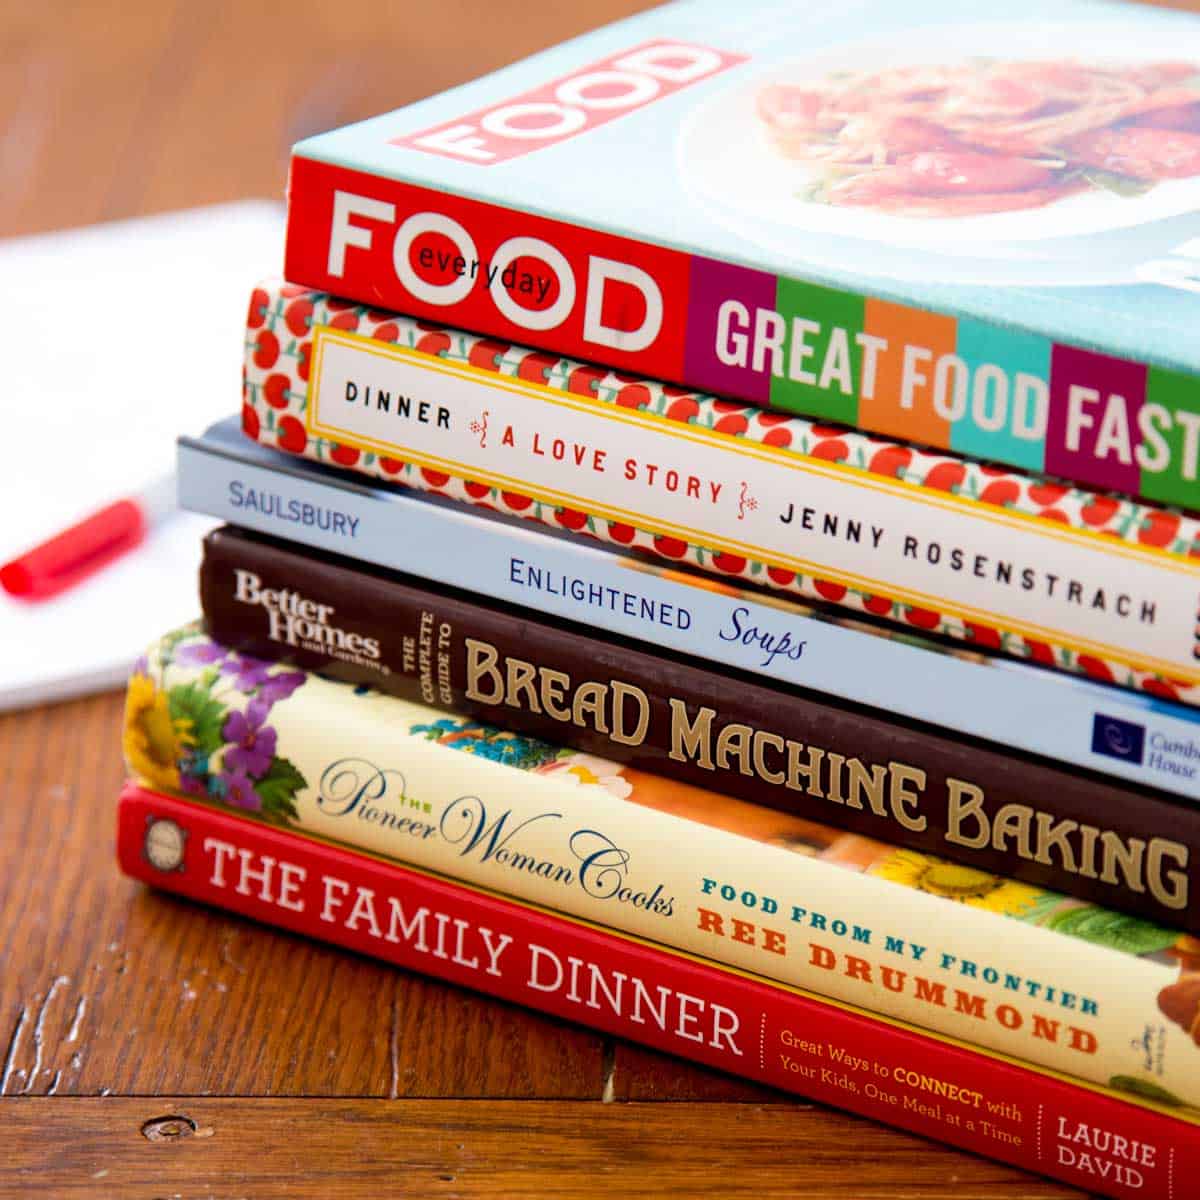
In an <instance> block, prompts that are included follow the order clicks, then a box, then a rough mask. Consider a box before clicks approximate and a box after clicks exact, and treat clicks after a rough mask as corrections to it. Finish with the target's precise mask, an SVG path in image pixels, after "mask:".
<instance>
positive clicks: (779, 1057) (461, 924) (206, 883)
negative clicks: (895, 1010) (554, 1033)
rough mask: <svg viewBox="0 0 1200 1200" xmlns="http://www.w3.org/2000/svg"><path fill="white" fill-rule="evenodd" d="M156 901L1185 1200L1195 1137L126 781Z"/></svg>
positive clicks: (1015, 1068) (968, 1144)
mask: <svg viewBox="0 0 1200 1200" xmlns="http://www.w3.org/2000/svg"><path fill="white" fill-rule="evenodd" d="M117 853H118V858H119V861H120V864H121V868H122V870H124V871H125V872H126V874H128V875H131V876H133V877H134V878H136V879H141V880H143V881H145V882H146V883H149V884H152V885H153V886H155V887H160V888H163V889H165V890H167V891H172V892H177V893H179V894H181V895H185V896H188V897H191V898H192V899H195V900H200V901H203V902H204V903H207V904H212V905H216V906H218V907H221V908H225V909H229V910H231V911H233V912H237V913H240V914H242V915H244V916H248V917H252V918H254V919H255V920H259V921H263V922H265V923H267V924H271V925H277V926H280V927H281V928H284V929H288V930H291V931H292V932H295V933H302V934H306V935H308V936H310V937H315V938H318V939H320V940H321V941H326V942H332V943H334V944H336V945H340V946H345V947H346V948H348V949H351V950H354V951H357V952H359V953H363V954H369V955H372V956H374V957H376V958H380V959H383V960H385V961H387V962H391V963H394V964H395V965H397V966H400V967H404V968H406V969H410V970H415V971H420V972H423V973H424V974H427V975H432V976H435V977H437V978H440V979H445V980H448V981H449V982H452V983H456V984H461V985H463V986H465V987H470V988H474V989H475V990H477V991H482V992H486V993H488V994H490V995H493V996H497V997H499V998H501V999H504V1000H510V1001H514V1002H516V1003H519V1004H523V1005H526V1006H528V1007H529V1008H533V1009H537V1010H538V1011H541V1012H546V1013H550V1014H552V1015H554V1016H556V1017H562V1018H565V1019H567V1020H572V1021H577V1022H579V1023H581V1024H585V1025H588V1026H590V1027H592V1028H595V1029H598V1030H602V1031H604V1032H606V1033H611V1034H615V1035H618V1036H620V1037H624V1038H628V1039H630V1040H632V1041H636V1042H641V1043H644V1044H646V1045H649V1046H652V1047H654V1048H655V1049H658V1050H663V1051H666V1052H668V1053H671V1054H678V1055H680V1056H682V1057H685V1058H690V1059H693V1060H695V1061H697V1062H701V1063H704V1064H706V1065H708V1066H712V1067H717V1068H719V1069H721V1070H725V1071H729V1072H731V1073H733V1074H736V1075H741V1076H744V1077H745V1078H748V1079H753V1080H756V1081H758V1082H761V1083H765V1084H768V1085H770V1086H773V1087H777V1088H782V1089H784V1090H786V1091H790V1092H796V1093H798V1094H801V1095H805V1096H808V1097H811V1098H812V1099H815V1100H819V1101H822V1102H824V1103H827V1104H831V1105H835V1106H836V1107H838V1108H843V1109H846V1110H848V1111H851V1112H856V1113H860V1114H862V1115H863V1116H867V1117H873V1118H875V1119H877V1120H880V1121H884V1122H886V1123H888V1124H891V1125H896V1126H899V1127H900V1128H903V1129H907V1130H910V1131H912V1132H914V1133H918V1134H921V1135H924V1136H927V1137H931V1138H934V1139H936V1140H938V1141H943V1142H947V1143H949V1144H951V1145H955V1146H959V1147H962V1148H963V1149H966V1150H972V1151H975V1152H977V1153H979V1154H984V1155H987V1156H989V1157H991V1158H996V1159H999V1160H1001V1161H1004V1162H1008V1163H1012V1164H1013V1165H1015V1166H1019V1167H1024V1168H1027V1169H1028V1170H1032V1171H1037V1172H1040V1173H1041V1174H1044V1175H1050V1176H1053V1177H1055V1178H1057V1179H1061V1180H1064V1181H1066V1182H1067V1183H1071V1184H1074V1185H1076V1186H1079V1187H1083V1188H1086V1189H1088V1190H1089V1191H1092V1192H1098V1193H1101V1194H1103V1195H1107V1196H1112V1197H1119V1198H1121V1200H1125V1198H1129V1200H1133V1198H1135V1197H1136V1198H1138V1200H1183V1197H1185V1196H1186V1195H1189V1194H1191V1188H1192V1185H1191V1184H1189V1183H1188V1182H1187V1181H1188V1180H1189V1179H1192V1180H1194V1179H1195V1178H1196V1174H1197V1172H1198V1171H1200V1129H1198V1128H1197V1126H1196V1125H1195V1124H1192V1123H1191V1122H1190V1121H1189V1120H1187V1119H1184V1118H1182V1117H1180V1116H1175V1115H1172V1114H1171V1113H1169V1112H1168V1111H1167V1110H1164V1109H1162V1108H1159V1107H1151V1106H1148V1105H1142V1104H1139V1103H1134V1102H1129V1101H1126V1100H1123V1099H1120V1098H1118V1097H1117V1096H1116V1095H1114V1094H1112V1093H1111V1092H1107V1091H1104V1090H1097V1089H1093V1088H1090V1087H1087V1086H1084V1085H1081V1084H1078V1083H1073V1082H1067V1081H1066V1080H1065V1079H1062V1078H1060V1077H1058V1076H1056V1075H1052V1074H1048V1073H1045V1072H1042V1071H1037V1070H1033V1069H1030V1068H1028V1067H1025V1066H1022V1065H1019V1064H1017V1063H1016V1062H1013V1061H1012V1060H1009V1059H1006V1058H1002V1057H998V1056H994V1055H992V1054H988V1053H984V1052H982V1051H978V1050H974V1049H971V1048H970V1047H968V1046H966V1045H964V1044H962V1043H960V1042H955V1041H951V1040H947V1039H943V1038H938V1037H935V1036H931V1035H929V1034H926V1033H921V1032H918V1031H917V1030H915V1029H913V1028H911V1027H909V1026H906V1025H903V1024H900V1023H896V1022H891V1021H885V1020H881V1019H879V1018H876V1017H871V1016H869V1015H867V1014H865V1013H863V1012H861V1011H859V1010H857V1009H853V1008H850V1007H847V1006H843V1005H838V1004H834V1003H830V1002H828V1001H824V1000H819V999H817V998H815V997H813V996H811V995H809V994H808V993H804V992H800V991H797V990H794V989H790V988H787V987H783V986H776V985H772V984H768V983H766V982H763V981H761V980H758V979H756V978H754V977H750V976H746V975H742V974H739V973H737V972H735V971H731V970H727V969H723V968H719V967H716V966H714V965H711V964H709V963H706V962H702V961H699V960H696V959H693V958H690V957H688V956H686V955H683V954H679V953H676V952H673V951H669V950H665V949H662V948H659V947H656V946H651V945H649V944H646V943H643V942H639V941H636V940H633V939H631V938H627V937H623V936H620V935H618V934H614V933H610V932H608V931H607V930H604V929H601V928H599V927H596V926H592V925H588V924H585V923H582V922H578V921H573V920H570V919H568V918H566V917H562V916H557V915H553V914H550V913H548V912H544V911H542V910H540V909H537V908H534V907H530V906H527V905H523V904H518V903H514V902H512V901H509V900H504V899H501V898H499V897H498V896H494V895H492V894H490V893H488V892H483V891H478V890H476V889H474V888H470V887H466V886H464V885H461V884H457V883H451V882H449V881H447V880H445V879H442V878H440V877H437V876H433V875H426V874H423V873H421V872H418V871H414V870H410V869H408V868H405V867H400V866H397V865H395V864H392V863H384V862H381V861H378V860H376V859H373V858H371V857H369V856H366V855H363V854H356V853H352V852H350V851H347V850H343V849H340V848H338V847H335V846H330V845H325V844H323V843H320V842H314V841H311V840H309V839H306V838H300V837H296V836H295V835H293V834H290V833H288V832H286V831H283V830H279V829H274V828H271V827H269V826H264V825H262V824H259V823H257V822H252V821H248V820H244V819H241V818H238V817H233V816H229V815H228V814H226V813H223V812H220V811H218V810H216V809H212V808H209V807H207V806H205V805H203V804H200V803H196V802H192V801H185V800H178V799H173V798H170V797H167V796H164V795H160V794H159V793H156V792H152V791H149V790H147V789H145V788H142V787H139V786H137V785H134V784H128V785H126V787H125V789H124V791H123V792H122V794H121V799H120V803H119V807H118V829H117Z"/></svg>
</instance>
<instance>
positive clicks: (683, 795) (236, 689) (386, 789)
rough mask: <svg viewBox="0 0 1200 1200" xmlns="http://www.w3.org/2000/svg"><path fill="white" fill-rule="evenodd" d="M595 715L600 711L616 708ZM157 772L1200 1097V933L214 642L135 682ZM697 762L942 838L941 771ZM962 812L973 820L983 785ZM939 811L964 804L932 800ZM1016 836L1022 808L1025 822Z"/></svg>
mask: <svg viewBox="0 0 1200 1200" xmlns="http://www.w3.org/2000/svg"><path fill="white" fill-rule="evenodd" d="M595 704H596V711H597V714H598V716H599V715H600V714H601V712H602V711H603V704H604V697H603V695H602V694H597V696H596V698H595ZM123 745H124V750H125V755H126V761H127V763H128V766H129V770H130V773H131V774H132V775H133V776H134V777H135V778H137V779H139V780H140V781H141V782H143V783H145V784H147V785H149V786H151V787H155V788H158V789H160V790H166V791H170V792H174V793H176V794H180V795H183V796H189V795H190V796H194V797H197V798H204V799H209V800H212V801H214V802H219V803H221V804H224V805H225V806H227V807H228V808H230V809H234V810H241V811H242V812H245V813H251V814H256V815H257V816H258V817H259V818H260V819H262V820H265V821H266V822H268V823H270V824H274V825H278V826H279V827H281V828H287V829H292V830H294V831H296V832H297V833H300V834H303V835H305V836H309V837H314V838H317V839H324V840H331V841H337V842H341V843H343V844H346V845H349V846H352V847H355V848H358V849H362V850H366V851H368V852H371V853H375V854H379V855H382V856H385V857H388V858H394V859H397V860H399V861H401V862H405V863H409V864H411V865H414V866H418V867H421V868H426V869H430V870H434V871H439V872H441V873H443V874H446V875H449V876H451V877H453V878H455V879H460V880H462V881H464V882H466V883H471V884H478V885H480V886H483V887H490V888H495V889H496V890H498V891H501V892H504V893H506V894H508V895H511V896H514V897H516V898H518V899H522V900H529V901H533V902H534V903H538V904H542V905H545V906H546V907H548V908H553V909H555V910H557V911H560V912H563V913H566V914H568V915H571V916H577V917H582V918H585V919H588V920H594V921H596V922H598V923H600V924H603V925H607V926H609V927H611V928H613V929H616V930H620V931H622V932H624V933H629V934H633V935H635V936H637V937H643V938H646V939H648V940H650V941H654V942H659V943H662V944H665V945H670V946H674V947H676V948H677V949H682V950H686V951H688V952H690V953H696V954H699V955H701V956H703V957H706V958H711V959H714V960H716V961H719V962H723V963H725V964H726V965H729V966H733V967H737V968H740V969H745V970H750V971H755V972H758V973H760V974H763V975H766V976H768V977H770V978H772V979H777V980H779V981H781V982H785V983H791V984H795V985H797V986H801V987H806V988H809V989H811V990H813V991H816V992H820V993H821V994H823V995H826V996H829V997H831V998H833V999H835V1000H841V1001H846V1002H847V1003H851V1004H858V1005H861V1006H862V1007H866V1008H870V1009H871V1010H873V1011H875V1012H878V1013H880V1014H882V1015H885V1016H889V1017H896V1018H899V1019H902V1020H908V1021H912V1022H913V1023H914V1024H917V1025H920V1026H922V1027H923V1028H926V1029H931V1030H933V1031H935V1032H938V1033H944V1034H948V1035H951V1036H955V1037H961V1038H963V1039H964V1040H967V1041H970V1042H973V1043H975V1044H977V1045H980V1046H983V1047H986V1048H988V1049H992V1050H998V1051H1001V1052H1004V1053H1008V1054H1012V1055H1013V1056H1014V1057H1017V1058H1020V1059H1022V1060H1024V1061H1028V1062H1033V1063H1037V1064H1039V1065H1042V1066H1048V1067H1052V1068H1054V1069H1055V1070H1061V1071H1063V1072H1064V1073H1066V1074H1070V1075H1074V1076H1077V1077H1079V1078H1081V1079H1087V1080H1090V1081H1092V1082H1097V1083H1106V1082H1108V1081H1109V1080H1110V1079H1112V1078H1113V1077H1115V1076H1121V1077H1125V1076H1128V1077H1129V1078H1131V1079H1133V1080H1135V1081H1137V1083H1136V1085H1135V1086H1154V1087H1157V1088H1165V1089H1166V1090H1167V1091H1168V1092H1170V1093H1172V1094H1173V1095H1175V1096H1177V1097H1178V1098H1179V1099H1180V1101H1181V1102H1182V1103H1186V1104H1196V1103H1197V1102H1198V1101H1200V1088H1198V1081H1200V1073H1198V1072H1197V1070H1196V1065H1197V1054H1200V1045H1198V1043H1197V1041H1196V1039H1195V1036H1194V1035H1195V1030H1196V1021H1197V1011H1198V1010H1197V1005H1198V1003H1200V993H1198V992H1197V989H1196V987H1195V981H1196V977H1195V972H1194V964H1195V962H1196V960H1197V957H1198V954H1197V941H1196V939H1195V938H1193V937H1191V936H1189V935H1187V934H1184V933H1180V932H1178V931H1176V930H1172V929H1167V928H1164V927H1161V926H1158V925H1154V924H1151V923H1149V922H1146V921H1144V920H1140V919H1138V918H1136V917H1131V916H1125V915H1121V914H1118V913H1114V912H1111V911H1108V910H1105V909H1101V908H1097V907H1096V906H1095V905H1089V904H1085V903H1083V902H1081V901H1077V900H1068V899H1065V898H1064V897H1062V896H1058V895H1055V894H1054V893H1048V892H1046V891H1044V890H1042V889H1039V888H1036V887H1032V886H1030V885H1028V884H1022V883H1018V882H1016V881H1014V880H1011V879H1004V878H1001V877H997V876H993V875H989V874H987V873H985V872H981V871H976V870H972V869H970V868H967V867H962V866H959V865H955V864H948V863H945V862H943V861H942V860H940V859H937V858H932V857H930V856H927V855H924V854H920V853H918V852H916V851H912V850H903V849H897V848H895V847H892V846H886V845H883V844H881V843H878V842H874V841H871V840H870V839H866V838H863V837H859V836H856V835H853V834H849V833H844V832H840V831H837V830H834V829H831V828H830V827H828V826H825V825H820V824H817V823H815V822H812V821H806V820H804V819H802V818H799V817H796V816H792V815H789V814H786V813H780V812H776V811H773V810H770V809H766V808H762V807H761V806H758V805H752V804H747V803H745V802H744V801H740V800H736V799H733V798H731V797H726V796H719V795H717V794H716V793H715V792H711V791H707V790H703V789H700V788H694V787H689V786H687V785H685V784H681V783H678V782H676V781H673V780H668V779H663V778H661V777H658V776H654V775H648V774H645V773H643V772H639V771H635V770H633V769H632V768H630V767H626V766H622V765H620V764H617V763H614V762H612V761H610V760H607V759H602V758H598V757H595V756H593V755H588V754H583V753H580V752H576V751H567V750H562V749H559V748H557V747H555V746H552V745H549V744H547V743H545V742H540V741H538V740H536V739H533V738H529V737H524V736H519V735H515V734H512V733H507V732H504V731H501V730H498V729H496V728H494V727H492V726H488V725H483V724H481V723H479V722H477V721H474V720H472V719H470V718H466V717H462V716H457V715H453V714H451V713H449V712H446V711H444V710H440V709H436V708H429V707H426V706H424V705H420V704H414V703H411V702H408V701H404V700H400V699H398V698H395V697H391V696H384V695H381V694H380V693H378V692H374V691H372V690H371V689H369V688H365V687H352V686H350V685H348V684H340V683H337V682H335V681H332V680H327V679H323V678H321V677H320V676H318V675H313V674H309V673H307V672H304V671H300V670H297V669H295V668H291V667H287V666H278V665H275V664H272V663H269V662H264V661H262V660H259V659H255V658H252V657H248V656H245V655H240V654H237V653H236V652H232V651H230V650H229V649H227V648H226V647H224V646H221V645H219V644H217V643H214V642H212V641H211V640H210V639H209V638H207V637H205V636H204V635H203V634H202V633H200V632H199V631H198V630H196V629H195V628H191V627H189V628H185V629H181V630H177V631H175V632H173V633H171V634H168V635H166V636H164V637H163V638H161V639H160V640H159V641H158V642H157V643H155V644H154V645H153V646H152V647H151V648H150V649H149V651H148V652H147V655H146V657H145V659H144V660H143V661H142V662H140V663H138V664H137V666H136V667H135V671H134V674H133V675H132V676H131V679H130V684H129V689H128V694H127V704H126V712H125V725H124V740H123ZM679 746H680V752H681V753H685V754H689V755H692V756H694V757H696V758H697V759H701V758H704V759H706V760H707V761H711V762H714V763H718V762H737V761H741V762H744V763H746V764H747V765H749V764H751V763H753V762H755V761H759V762H761V763H762V764H763V765H764V766H765V767H766V768H767V769H769V770H771V771H772V772H778V773H780V774H782V775H783V776H784V777H785V780H786V781H789V782H791V784H792V785H793V786H795V787H801V788H803V787H807V788H809V789H810V790H811V791H812V792H814V793H816V792H820V793H821V794H822V795H825V796H827V797H829V798H830V799H831V802H833V803H844V804H849V805H858V804H863V805H865V804H868V803H871V804H876V803H881V804H883V805H885V806H886V807H887V808H889V809H890V810H891V811H892V812H893V813H894V814H895V816H896V819H897V820H898V821H900V822H901V823H905V824H909V825H912V826H917V825H919V824H920V823H921V821H922V819H923V817H922V808H923V803H924V802H925V801H926V799H927V798H926V797H925V795H924V791H923V789H924V785H925V780H924V778H923V776H922V773H921V772H920V771H919V770H917V769H915V768H913V767H911V766H910V765H909V764H906V763H903V762H891V763H888V764H886V766H878V767H876V768H875V769H873V770H872V769H861V768H855V767H854V766H852V765H850V764H847V763H846V762H843V761H840V760H839V759H838V757H837V756H826V755H825V754H824V753H823V751H822V750H821V749H820V748H819V747H815V746H814V747H806V746H804V745H801V744H798V743H791V744H780V743H779V742H772V741H771V740H770V739H756V738H754V736H753V731H750V730H748V729H745V728H744V727H743V728H741V729H738V728H736V727H731V728H730V729H727V730H722V731H716V730H713V729H712V728H711V727H706V726H705V724H704V722H703V721H702V720H699V719H690V718H689V720H687V721H685V722H683V725H682V728H681V732H680V740H679ZM950 790H951V796H950V797H949V798H948V799H949V800H950V802H951V803H961V804H963V805H965V807H966V809H970V808H971V807H972V805H973V803H974V797H973V795H972V793H971V791H970V788H969V785H965V788H964V787H960V786H957V785H952V786H951V789H950ZM936 799H937V800H938V801H939V802H940V801H943V800H946V799H947V798H946V797H938V798H936ZM1010 819H1011V820H1014V821H1015V822H1016V823H1017V824H1020V823H1021V820H1022V819H1021V817H1020V816H1019V814H1013V815H1012V817H1011V818H1010ZM1026 833H1027V835H1028V836H1029V837H1031V838H1039V839H1040V838H1048V842H1047V845H1046V847H1045V852H1046V853H1047V854H1052V853H1053V854H1058V855H1062V856H1066V855H1070V856H1071V858H1072V859H1073V861H1075V862H1076V864H1077V865H1078V866H1079V867H1080V869H1081V870H1082V871H1083V872H1084V873H1101V872H1105V873H1113V872H1121V873H1124V874H1126V875H1127V876H1128V877H1129V878H1130V880H1131V883H1132V882H1133V881H1135V880H1136V883H1137V885H1138V886H1141V887H1144V888H1146V889H1147V890H1158V891H1160V892H1162V894H1163V895H1164V896H1165V897H1167V896H1170V895H1172V894H1174V895H1175V896H1176V897H1179V898H1184V897H1186V896H1187V893H1188V889H1189V887H1190V885H1191V879H1190V877H1189V874H1188V871H1189V869H1190V868H1189V864H1188V863H1186V861H1180V860H1179V858H1178V856H1177V855H1178V850H1177V848H1175V847H1173V846H1172V845H1171V843H1170V842H1169V841H1166V840H1164V839H1161V838H1157V837H1155V836H1154V834H1153V833H1152V832H1151V831H1147V836H1146V839H1145V840H1144V841H1142V840H1139V842H1138V844H1136V845H1122V844H1115V843H1113V842H1112V841H1110V840H1107V839H1103V838H1098V837H1095V836H1092V835H1091V834H1090V833H1089V832H1088V831H1086V830H1082V829H1076V830H1072V829H1069V828H1067V827H1065V826H1063V827H1059V828H1056V829H1049V828H1047V827H1044V826H1042V825H1040V824H1035V823H1032V822H1031V823H1029V824H1027V825H1026Z"/></svg>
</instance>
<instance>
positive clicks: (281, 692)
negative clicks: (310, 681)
mask: <svg viewBox="0 0 1200 1200" xmlns="http://www.w3.org/2000/svg"><path fill="white" fill-rule="evenodd" d="M304 680H305V674H304V672H303V671H282V672H280V674H278V675H272V676H271V677H270V679H268V680H267V681H266V683H264V684H263V685H262V687H260V688H259V689H258V698H259V699H260V700H265V701H266V702H267V704H268V705H271V704H277V703H278V702H279V701H280V700H286V699H287V698H288V697H289V696H290V695H291V694H292V693H293V692H294V691H295V690H296V689H297V688H298V687H299V686H300V685H301V684H302V683H303V682H304Z"/></svg>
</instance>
